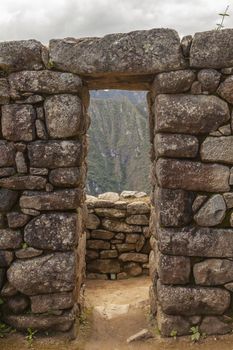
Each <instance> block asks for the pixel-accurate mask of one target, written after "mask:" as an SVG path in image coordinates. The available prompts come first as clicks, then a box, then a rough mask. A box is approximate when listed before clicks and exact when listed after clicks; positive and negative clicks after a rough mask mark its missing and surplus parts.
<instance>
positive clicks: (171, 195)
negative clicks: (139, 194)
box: [154, 188, 194, 226]
mask: <svg viewBox="0 0 233 350" xmlns="http://www.w3.org/2000/svg"><path fill="white" fill-rule="evenodd" d="M193 199H194V194H193V193H192V192H188V191H184V190H170V189H166V188H158V189H157V190H156V191H155V193H154V201H155V203H156V207H157V215H158V220H159V223H160V225H162V226H185V225H187V224H189V223H190V222H191V221H192V217H193V215H192V214H193V213H192V203H193Z"/></svg>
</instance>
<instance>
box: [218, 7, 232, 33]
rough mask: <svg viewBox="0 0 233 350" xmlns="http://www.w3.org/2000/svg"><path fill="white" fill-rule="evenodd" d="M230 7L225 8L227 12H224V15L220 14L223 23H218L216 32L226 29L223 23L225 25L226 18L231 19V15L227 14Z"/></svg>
mask: <svg viewBox="0 0 233 350" xmlns="http://www.w3.org/2000/svg"><path fill="white" fill-rule="evenodd" d="M229 7H230V6H229V5H228V6H227V7H226V8H225V11H224V12H223V13H219V16H220V17H221V21H220V23H217V28H216V30H221V29H223V28H224V25H223V23H224V21H225V18H226V17H229V16H230V15H229V14H228V13H227V11H228V10H229Z"/></svg>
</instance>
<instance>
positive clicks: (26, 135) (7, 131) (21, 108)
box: [1, 104, 36, 141]
mask: <svg viewBox="0 0 233 350" xmlns="http://www.w3.org/2000/svg"><path fill="white" fill-rule="evenodd" d="M35 119H36V114H35V110H34V108H33V107H32V106H31V105H18V104H10V105H4V106H2V119H1V123H2V134H3V137H4V138H5V139H6V140H10V141H32V140H34V138H35Z"/></svg>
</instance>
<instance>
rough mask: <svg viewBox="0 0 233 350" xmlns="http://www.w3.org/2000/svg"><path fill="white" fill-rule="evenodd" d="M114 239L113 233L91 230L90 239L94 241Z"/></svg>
mask: <svg viewBox="0 0 233 350" xmlns="http://www.w3.org/2000/svg"><path fill="white" fill-rule="evenodd" d="M113 237H114V233H113V232H110V231H106V230H93V231H91V238H94V239H107V240H110V239H112V238H113Z"/></svg>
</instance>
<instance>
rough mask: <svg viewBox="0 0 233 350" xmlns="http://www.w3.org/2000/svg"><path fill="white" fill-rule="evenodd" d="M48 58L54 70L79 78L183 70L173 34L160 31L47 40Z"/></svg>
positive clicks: (172, 32)
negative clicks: (100, 74)
mask: <svg viewBox="0 0 233 350" xmlns="http://www.w3.org/2000/svg"><path fill="white" fill-rule="evenodd" d="M49 56H50V60H51V61H52V62H53V66H54V67H55V68H57V69H58V70H62V71H66V72H72V73H77V74H81V75H91V74H92V75H94V74H95V73H102V74H107V75H109V74H113V73H114V74H118V75H119V74H121V73H122V74H128V75H130V74H135V73H136V74H154V73H157V72H163V71H165V70H166V71H168V70H178V69H181V68H183V67H184V59H183V57H182V53H181V48H180V39H179V36H178V34H177V32H176V31H174V30H171V29H163V28H160V29H151V30H141V31H134V32H130V33H124V34H121V33H119V34H109V35H106V36H104V37H103V38H84V39H74V38H66V39H58V40H51V41H50V44H49Z"/></svg>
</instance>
